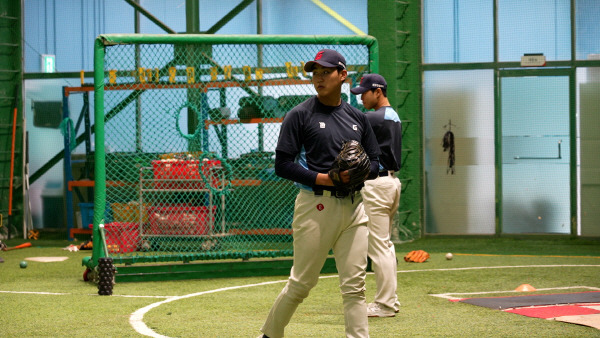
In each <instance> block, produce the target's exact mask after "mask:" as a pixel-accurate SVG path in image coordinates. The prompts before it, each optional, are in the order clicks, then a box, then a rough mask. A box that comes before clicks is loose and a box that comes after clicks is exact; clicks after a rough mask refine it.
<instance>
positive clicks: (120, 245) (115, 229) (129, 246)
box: [104, 222, 140, 253]
mask: <svg viewBox="0 0 600 338" xmlns="http://www.w3.org/2000/svg"><path fill="white" fill-rule="evenodd" d="M138 226H139V225H138V224H137V223H129V222H112V223H107V224H104V230H105V233H106V247H107V249H108V252H110V253H126V252H133V251H136V250H137V248H138V245H139V243H140V235H139V230H138Z"/></svg>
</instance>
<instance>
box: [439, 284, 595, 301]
mask: <svg viewBox="0 0 600 338" xmlns="http://www.w3.org/2000/svg"><path fill="white" fill-rule="evenodd" d="M569 289H590V290H600V288H596V287H593V286H583V285H581V286H563V287H557V288H542V289H536V291H549V290H569ZM494 293H523V291H517V290H507V291H481V292H448V293H438V294H430V296H433V297H439V298H445V299H448V300H457V299H463V298H464V297H454V296H453V295H465V296H466V295H487V294H494Z"/></svg>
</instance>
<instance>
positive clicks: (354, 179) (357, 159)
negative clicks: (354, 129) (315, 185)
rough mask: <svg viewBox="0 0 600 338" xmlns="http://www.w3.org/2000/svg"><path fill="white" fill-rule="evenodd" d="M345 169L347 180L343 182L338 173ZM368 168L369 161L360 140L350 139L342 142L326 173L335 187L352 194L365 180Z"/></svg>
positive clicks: (369, 168) (369, 165) (369, 166)
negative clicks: (348, 179) (340, 148)
mask: <svg viewBox="0 0 600 338" xmlns="http://www.w3.org/2000/svg"><path fill="white" fill-rule="evenodd" d="M345 170H348V174H349V176H350V181H349V182H344V181H343V180H342V178H341V177H340V173H341V172H342V171H345ZM370 170H371V161H370V160H369V156H367V153H366V152H365V150H364V149H363V147H362V146H361V145H360V142H358V141H355V140H350V141H346V142H344V143H343V144H342V150H340V153H339V154H338V156H337V157H336V158H335V161H334V162H333V166H332V168H331V170H329V173H328V174H329V177H330V178H331V180H332V181H333V184H334V185H335V187H336V189H338V190H340V191H344V192H348V193H349V194H353V192H354V191H355V189H356V187H358V186H359V185H361V184H362V183H364V182H365V181H366V179H367V176H369V171H370Z"/></svg>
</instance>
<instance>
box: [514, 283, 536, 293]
mask: <svg viewBox="0 0 600 338" xmlns="http://www.w3.org/2000/svg"><path fill="white" fill-rule="evenodd" d="M515 291H517V292H531V291H537V290H536V289H535V288H534V287H533V286H531V285H529V284H521V285H519V287H518V288H516V289H515Z"/></svg>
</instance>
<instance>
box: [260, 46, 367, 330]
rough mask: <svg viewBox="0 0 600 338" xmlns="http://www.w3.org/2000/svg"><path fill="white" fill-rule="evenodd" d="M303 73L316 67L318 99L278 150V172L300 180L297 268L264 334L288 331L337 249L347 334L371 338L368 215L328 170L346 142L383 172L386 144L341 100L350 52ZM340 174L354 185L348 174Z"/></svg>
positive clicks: (319, 60)
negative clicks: (360, 149) (381, 156)
mask: <svg viewBox="0 0 600 338" xmlns="http://www.w3.org/2000/svg"><path fill="white" fill-rule="evenodd" d="M304 70H306V71H307V72H312V83H313V86H314V88H315V90H316V92H317V96H315V97H312V98H310V99H308V100H306V101H304V102H302V103H300V104H299V105H298V106H296V107H294V108H293V109H292V110H290V111H289V112H288V113H287V114H286V116H285V118H284V120H283V123H282V125H281V130H280V134H279V140H278V143H277V148H276V150H275V151H276V156H275V172H276V174H277V175H278V176H280V177H282V178H286V179H289V180H292V181H294V182H295V184H296V185H297V186H298V187H299V188H300V190H299V193H298V196H297V197H296V202H295V207H294V218H293V221H292V229H293V239H294V243H293V245H294V258H293V266H292V269H291V271H290V277H289V279H288V282H287V284H286V285H285V287H284V288H283V290H282V291H281V293H280V294H279V296H278V297H277V299H276V300H275V303H274V304H273V307H272V308H271V311H270V312H269V315H268V317H267V320H266V321H265V324H264V325H263V327H262V328H261V331H262V332H263V333H264V335H263V337H271V338H278V337H282V336H283V334H284V329H285V327H286V325H287V324H288V323H289V321H290V319H291V317H292V315H293V314H294V312H295V311H296V308H297V307H298V305H299V304H300V303H302V301H303V300H304V298H306V297H307V296H308V293H309V291H310V290H311V289H312V288H313V287H314V286H315V285H316V284H317V281H318V279H319V273H320V271H321V269H322V267H323V265H324V263H325V260H326V258H327V256H328V254H329V251H330V250H331V249H333V254H334V256H335V262H336V267H337V270H338V273H339V284H340V290H341V294H342V299H343V311H344V318H345V331H346V336H347V337H368V336H369V329H368V320H367V303H366V298H365V276H366V271H365V269H366V266H367V247H368V242H367V239H368V234H367V220H368V218H367V215H366V213H365V211H364V207H363V202H362V197H361V196H360V194H356V196H355V197H354V201H352V199H351V198H350V196H349V194H348V192H344V191H341V190H336V189H335V188H334V184H333V182H332V180H331V178H330V177H329V175H328V174H327V173H328V171H329V170H330V169H331V167H332V164H333V162H334V159H335V157H336V156H337V154H338V153H339V152H340V149H341V148H342V143H343V141H348V140H357V141H359V142H360V143H361V144H362V146H363V148H364V149H365V152H366V153H367V154H368V157H369V159H370V160H371V172H370V175H369V178H375V177H377V173H378V170H379V169H378V168H379V162H378V160H377V158H378V156H379V146H378V145H377V139H376V138H375V134H374V133H373V130H372V128H371V126H370V125H369V121H368V120H367V116H366V115H365V114H364V113H362V112H360V111H359V110H357V109H356V108H354V107H352V106H350V105H349V104H348V103H347V102H345V101H342V100H341V90H342V84H343V82H344V81H345V80H346V77H347V75H348V73H347V70H346V60H345V59H344V57H343V56H342V55H341V54H339V53H338V52H336V51H334V50H331V49H324V50H321V51H319V52H318V53H317V54H316V56H315V58H314V60H312V61H309V62H307V63H306V64H305V66H304ZM340 176H341V177H342V180H343V181H344V182H348V180H349V174H348V172H347V171H343V172H341V173H340ZM360 188H362V187H358V189H360ZM296 334H299V333H296Z"/></svg>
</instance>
